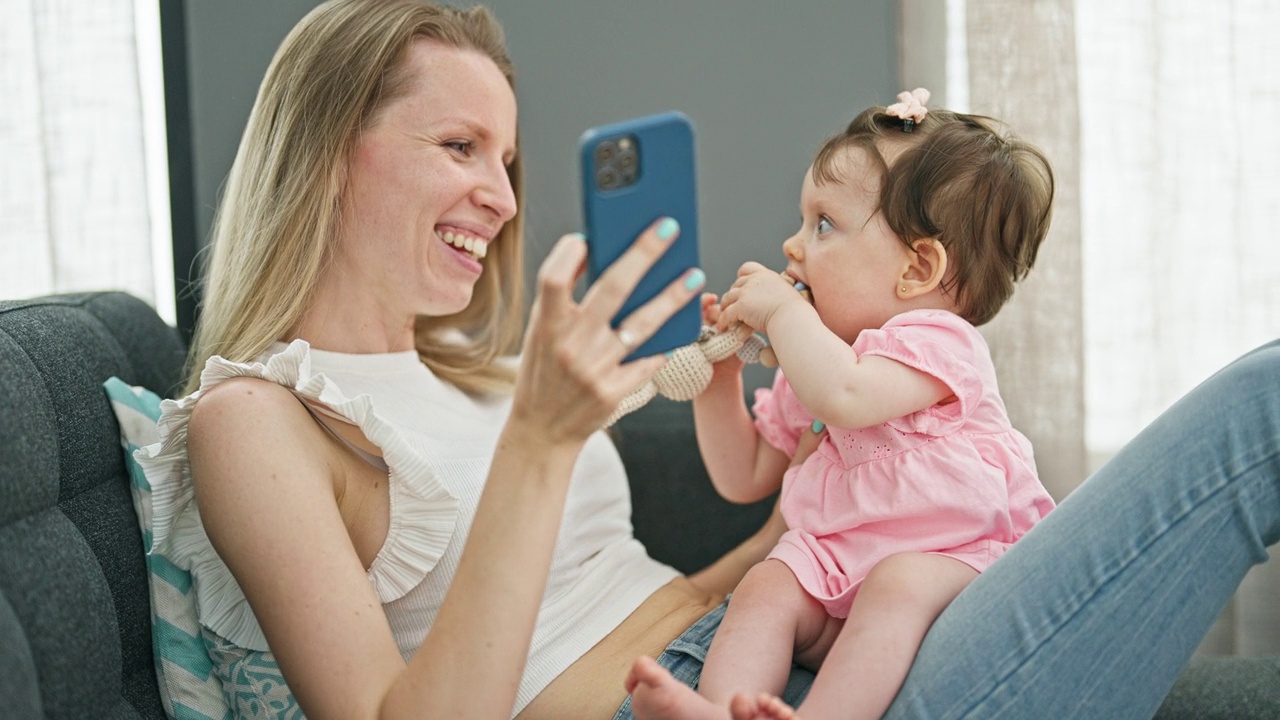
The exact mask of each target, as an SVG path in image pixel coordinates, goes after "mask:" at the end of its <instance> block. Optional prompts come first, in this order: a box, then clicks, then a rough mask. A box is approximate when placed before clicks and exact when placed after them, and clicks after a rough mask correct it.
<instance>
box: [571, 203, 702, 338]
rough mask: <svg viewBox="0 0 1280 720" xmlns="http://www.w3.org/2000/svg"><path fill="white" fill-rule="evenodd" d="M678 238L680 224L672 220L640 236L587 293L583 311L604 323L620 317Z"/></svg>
mask: <svg viewBox="0 0 1280 720" xmlns="http://www.w3.org/2000/svg"><path fill="white" fill-rule="evenodd" d="M679 234H680V223H678V222H676V221H675V219H673V218H662V219H660V220H658V221H657V222H655V223H653V224H652V225H650V226H649V227H648V229H646V230H645V231H644V232H642V233H640V237H638V238H636V241H635V242H634V243H632V244H631V247H630V248H628V249H627V251H626V252H624V253H622V255H621V256H619V257H618V259H617V260H615V261H614V263H613V264H612V265H610V266H609V267H608V269H606V270H605V271H604V272H603V273H601V274H600V277H599V278H598V279H597V280H596V281H595V283H594V284H593V285H592V286H591V287H590V288H588V289H587V294H586V295H584V296H583V298H582V309H583V311H584V312H587V313H589V314H591V315H593V316H595V317H597V318H603V319H605V320H610V319H612V318H613V316H614V315H617V314H618V310H619V309H621V308H622V304H623V303H624V302H626V299H627V297H628V296H629V295H631V291H632V290H634V289H635V287H636V285H637V284H638V283H639V282H640V278H642V277H644V274H645V273H646V272H648V270H649V268H650V267H652V266H653V264H654V263H655V262H657V261H658V258H660V257H662V254H663V253H665V252H666V251H667V248H668V247H670V246H671V242H672V241H673V240H675V239H676V237H677V236H678V235H679Z"/></svg>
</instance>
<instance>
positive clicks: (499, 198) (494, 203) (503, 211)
mask: <svg viewBox="0 0 1280 720" xmlns="http://www.w3.org/2000/svg"><path fill="white" fill-rule="evenodd" d="M476 202H478V203H479V204H480V205H483V206H484V207H486V208H488V209H489V210H491V211H492V212H493V214H494V215H496V216H497V217H498V219H499V220H501V221H502V222H506V221H508V220H510V219H511V218H513V217H515V215H516V210H517V206H516V193H515V189H514V188H512V186H511V174H510V173H509V172H508V171H507V168H506V166H503V165H499V166H498V167H497V168H496V169H494V170H493V171H491V172H490V176H489V178H488V179H487V181H486V182H484V183H482V184H481V185H480V187H478V188H476Z"/></svg>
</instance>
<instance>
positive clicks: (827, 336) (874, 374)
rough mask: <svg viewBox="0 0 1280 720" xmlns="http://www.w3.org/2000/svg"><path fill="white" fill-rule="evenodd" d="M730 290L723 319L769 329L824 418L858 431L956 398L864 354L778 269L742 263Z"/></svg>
mask: <svg viewBox="0 0 1280 720" xmlns="http://www.w3.org/2000/svg"><path fill="white" fill-rule="evenodd" d="M738 276H739V277H738V281H737V282H735V283H734V287H733V289H731V290H730V291H729V292H728V293H726V294H725V308H724V311H723V312H722V313H721V316H720V319H719V320H720V323H721V324H727V323H732V322H735V321H741V322H743V323H745V324H747V325H749V326H751V327H753V328H756V329H758V330H761V331H763V332H765V333H766V334H768V336H769V343H770V345H771V346H772V348H773V351H774V353H775V354H776V355H777V358H778V366H779V367H780V368H782V371H783V373H784V374H785V375H786V377H787V382H788V383H790V384H791V388H792V389H793V390H794V391H795V393H796V397H797V398H799V400H800V402H801V404H803V405H804V406H805V408H806V409H807V410H808V411H809V412H810V414H812V415H813V416H814V417H815V418H817V419H818V420H821V421H823V422H824V423H826V424H828V425H830V426H832V427H838V428H846V429H856V428H864V427H870V426H873V425H879V424H880V423H883V422H886V421H889V420H892V419H894V418H900V417H903V416H906V415H910V414H911V413H914V412H918V411H920V410H923V409H925V408H928V407H930V406H932V405H935V404H937V403H939V402H941V401H942V400H944V399H946V398H948V397H950V396H951V394H952V393H951V389H950V388H949V387H947V385H946V384H945V383H943V382H942V381H941V380H939V379H937V378H936V377H934V376H932V375H929V374H928V373H924V372H921V371H919V370H916V369H915V368H912V367H908V366H907V365H903V364H902V363H900V362H897V361H896V360H890V359H888V358H884V357H880V356H877V355H866V356H859V355H858V354H857V353H856V352H854V350H853V348H852V347H850V346H849V343H847V342H845V340H843V339H841V338H840V337H839V336H837V335H836V334H835V333H833V332H832V331H831V330H830V329H828V328H827V326H826V325H824V324H823V322H822V319H821V318H820V317H819V316H818V311H817V310H815V309H814V307H813V306H812V305H810V304H809V303H807V302H805V301H804V300H803V299H802V298H801V297H800V296H799V295H798V294H797V293H796V291H795V289H794V288H793V287H792V286H791V284H790V283H788V282H787V281H786V280H784V279H783V278H782V277H781V276H779V275H778V274H777V273H776V272H774V271H772V270H770V269H768V268H766V267H764V266H763V265H759V264H757V263H747V264H745V265H743V267H742V270H740V271H739V273H738Z"/></svg>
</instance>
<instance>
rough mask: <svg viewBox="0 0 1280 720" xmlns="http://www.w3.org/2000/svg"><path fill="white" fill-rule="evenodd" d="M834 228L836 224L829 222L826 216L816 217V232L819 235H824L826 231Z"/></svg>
mask: <svg viewBox="0 0 1280 720" xmlns="http://www.w3.org/2000/svg"><path fill="white" fill-rule="evenodd" d="M835 229H836V226H835V225H832V224H831V220H830V219H829V218H827V216H826V215H820V216H819V217H818V234H819V235H826V234H827V233H829V232H831V231H832V230H835Z"/></svg>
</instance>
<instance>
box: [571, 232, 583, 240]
mask: <svg viewBox="0 0 1280 720" xmlns="http://www.w3.org/2000/svg"><path fill="white" fill-rule="evenodd" d="M568 236H569V237H571V238H574V239H575V240H578V241H581V242H585V241H586V239H587V237H586V236H585V235H583V234H582V233H580V232H571V233H568Z"/></svg>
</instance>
